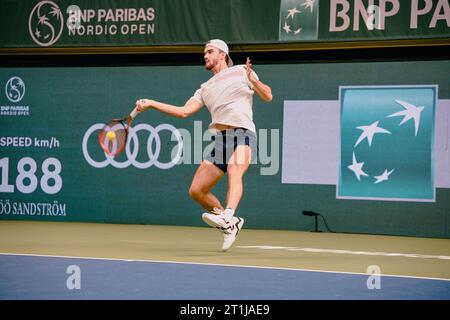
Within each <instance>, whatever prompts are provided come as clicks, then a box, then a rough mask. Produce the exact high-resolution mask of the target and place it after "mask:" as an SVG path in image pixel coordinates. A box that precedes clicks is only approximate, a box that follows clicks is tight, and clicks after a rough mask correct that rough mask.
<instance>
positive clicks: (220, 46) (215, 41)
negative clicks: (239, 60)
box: [205, 39, 233, 67]
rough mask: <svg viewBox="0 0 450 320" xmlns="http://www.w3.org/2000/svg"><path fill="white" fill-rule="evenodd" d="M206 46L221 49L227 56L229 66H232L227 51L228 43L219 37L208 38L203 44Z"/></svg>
mask: <svg viewBox="0 0 450 320" xmlns="http://www.w3.org/2000/svg"><path fill="white" fill-rule="evenodd" d="M207 46H212V47H214V48H217V49H219V50H222V51H223V52H225V53H226V55H227V56H228V66H229V67H231V66H233V60H231V58H230V54H229V51H228V45H227V44H226V43H225V41H223V40H220V39H213V40H209V41H208V42H207V43H206V44H205V47H207Z"/></svg>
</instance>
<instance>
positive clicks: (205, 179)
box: [189, 160, 224, 212]
mask: <svg viewBox="0 0 450 320" xmlns="http://www.w3.org/2000/svg"><path fill="white" fill-rule="evenodd" d="M223 175H224V173H223V171H222V170H220V169H219V168H217V167H216V166H215V165H214V164H213V163H211V162H209V161H207V160H203V162H202V163H201V164H200V166H199V167H198V169H197V171H196V172H195V175H194V178H193V179H192V184H191V187H190V188H189V195H190V196H191V198H192V199H194V200H195V201H197V202H198V203H199V204H200V205H201V206H202V207H203V208H205V209H206V210H208V211H209V212H213V210H214V208H218V209H220V211H223V209H224V208H223V206H222V204H221V203H220V201H219V199H217V197H216V196H215V195H214V194H213V193H212V192H211V189H212V188H213V187H214V186H215V185H216V184H217V182H219V181H220V179H222V177H223Z"/></svg>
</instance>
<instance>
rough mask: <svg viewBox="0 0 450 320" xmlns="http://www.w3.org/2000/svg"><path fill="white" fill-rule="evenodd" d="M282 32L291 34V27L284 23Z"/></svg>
mask: <svg viewBox="0 0 450 320" xmlns="http://www.w3.org/2000/svg"><path fill="white" fill-rule="evenodd" d="M283 29H284V31H286V33H289V32H291V26H290V25H288V24H287V22H286V21H285V22H284V27H283Z"/></svg>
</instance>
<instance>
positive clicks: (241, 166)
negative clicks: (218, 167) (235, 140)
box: [222, 145, 251, 251]
mask: <svg viewBox="0 0 450 320" xmlns="http://www.w3.org/2000/svg"><path fill="white" fill-rule="evenodd" d="M250 162H251V149H250V147H249V146H246V145H239V146H237V147H236V150H235V151H234V153H233V155H232V156H231V158H230V161H229V162H228V167H227V172H228V192H227V208H226V209H225V211H224V212H223V214H222V215H223V217H224V220H225V221H227V222H228V223H229V227H228V229H227V230H226V232H224V235H223V244H222V250H223V251H227V250H228V249H229V248H230V247H231V246H232V245H233V243H234V241H235V240H236V237H237V236H238V234H239V231H241V229H242V226H243V225H244V219H243V218H240V217H235V216H234V212H235V210H236V209H237V207H238V205H239V202H240V201H241V198H242V195H243V183H242V178H243V176H244V174H245V172H246V171H247V169H248V167H249V165H250Z"/></svg>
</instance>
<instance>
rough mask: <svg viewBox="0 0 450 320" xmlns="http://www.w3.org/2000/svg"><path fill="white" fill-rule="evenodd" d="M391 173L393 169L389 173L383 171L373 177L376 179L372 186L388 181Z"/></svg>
mask: <svg viewBox="0 0 450 320" xmlns="http://www.w3.org/2000/svg"><path fill="white" fill-rule="evenodd" d="M392 172H394V169H392V170H391V171H389V172H388V171H387V169H385V170H384V172H383V173H382V174H381V175H379V176H374V178H375V179H377V181H375V182H374V184H377V183H380V182H383V181H386V180H389V176H390V175H391V173H392Z"/></svg>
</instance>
